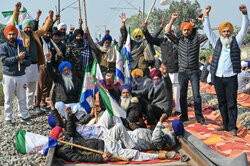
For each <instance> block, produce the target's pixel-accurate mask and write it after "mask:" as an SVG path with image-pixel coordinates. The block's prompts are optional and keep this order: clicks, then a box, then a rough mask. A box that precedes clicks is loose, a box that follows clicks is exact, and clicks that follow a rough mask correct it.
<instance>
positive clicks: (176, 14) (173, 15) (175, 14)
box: [171, 13, 179, 20]
mask: <svg viewBox="0 0 250 166" xmlns="http://www.w3.org/2000/svg"><path fill="white" fill-rule="evenodd" d="M178 17H179V14H178V13H173V14H172V17H171V18H172V19H173V20H176V19H177V18H178Z"/></svg>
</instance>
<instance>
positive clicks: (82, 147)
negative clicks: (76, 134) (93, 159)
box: [57, 140, 128, 161]
mask: <svg viewBox="0 0 250 166" xmlns="http://www.w3.org/2000/svg"><path fill="white" fill-rule="evenodd" d="M57 142H61V143H63V144H66V145H70V146H74V147H77V148H80V149H84V150H88V151H91V152H95V153H98V154H103V153H104V152H102V151H100V150H95V149H91V148H87V147H85V146H81V145H77V144H73V143H70V142H66V141H62V140H57ZM112 157H113V158H115V159H118V160H122V161H128V159H126V158H123V157H119V156H116V155H112Z"/></svg>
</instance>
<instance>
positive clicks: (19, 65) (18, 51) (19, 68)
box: [17, 44, 21, 71]
mask: <svg viewBox="0 0 250 166" xmlns="http://www.w3.org/2000/svg"><path fill="white" fill-rule="evenodd" d="M19 53H20V50H19V44H18V45H17V56H18V55H19ZM17 68H18V71H21V64H20V61H18V64H17Z"/></svg>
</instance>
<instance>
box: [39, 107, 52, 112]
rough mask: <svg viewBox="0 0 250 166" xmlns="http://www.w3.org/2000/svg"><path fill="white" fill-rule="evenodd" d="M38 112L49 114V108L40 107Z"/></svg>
mask: <svg viewBox="0 0 250 166" xmlns="http://www.w3.org/2000/svg"><path fill="white" fill-rule="evenodd" d="M40 110H42V111H44V112H49V111H50V108H49V107H41V108H40Z"/></svg>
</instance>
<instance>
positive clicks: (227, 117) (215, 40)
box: [203, 5, 249, 136]
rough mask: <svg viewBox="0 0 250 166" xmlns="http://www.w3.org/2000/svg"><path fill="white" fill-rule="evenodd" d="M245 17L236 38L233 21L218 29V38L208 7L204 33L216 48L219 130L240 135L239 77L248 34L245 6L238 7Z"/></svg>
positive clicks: (214, 65)
mask: <svg viewBox="0 0 250 166" xmlns="http://www.w3.org/2000/svg"><path fill="white" fill-rule="evenodd" d="M239 9H240V11H241V12H242V14H243V21H242V27H241V30H240V31H239V33H238V34H237V36H236V37H235V36H233V35H232V34H233V32H234V28H233V25H232V24H231V23H230V22H223V23H221V24H220V26H219V33H220V37H216V35H215V34H214V32H213V30H212V29H211V25H210V21H209V13H210V10H211V6H207V7H206V8H205V19H204V23H203V24H204V31H205V33H206V35H207V37H208V39H209V41H210V43H211V44H212V46H213V48H214V54H213V59H212V62H211V67H210V73H211V76H212V77H211V78H212V82H213V83H214V87H215V90H216V94H217V98H218V102H219V109H220V113H221V116H222V120H223V125H222V126H220V127H219V128H217V130H218V131H229V132H230V134H231V135H232V136H236V135H237V127H236V121H237V113H238V109H237V90H238V79H237V75H238V73H240V72H241V60H240V47H241V44H242V43H243V41H244V38H245V36H246V34H247V31H248V22H249V20H248V16H247V8H246V6H245V5H240V6H239Z"/></svg>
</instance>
